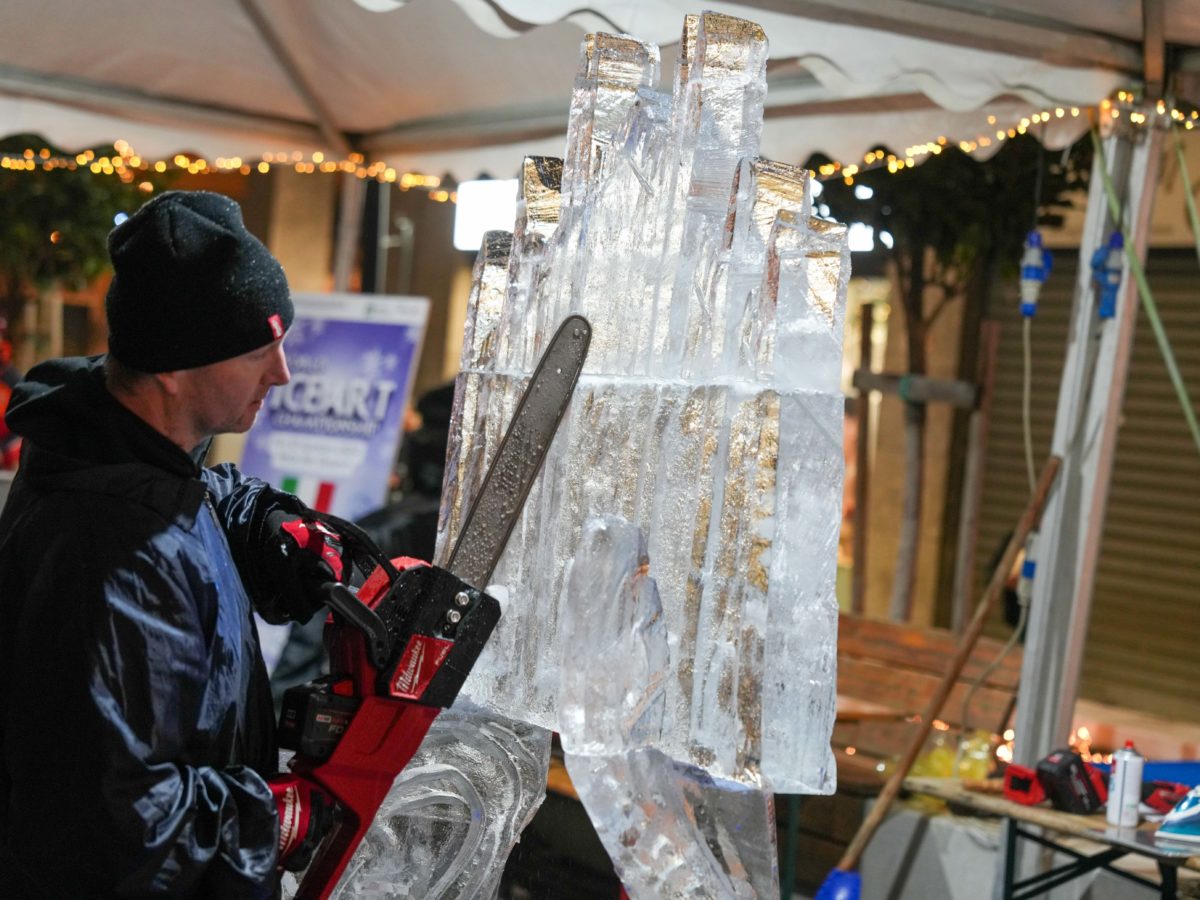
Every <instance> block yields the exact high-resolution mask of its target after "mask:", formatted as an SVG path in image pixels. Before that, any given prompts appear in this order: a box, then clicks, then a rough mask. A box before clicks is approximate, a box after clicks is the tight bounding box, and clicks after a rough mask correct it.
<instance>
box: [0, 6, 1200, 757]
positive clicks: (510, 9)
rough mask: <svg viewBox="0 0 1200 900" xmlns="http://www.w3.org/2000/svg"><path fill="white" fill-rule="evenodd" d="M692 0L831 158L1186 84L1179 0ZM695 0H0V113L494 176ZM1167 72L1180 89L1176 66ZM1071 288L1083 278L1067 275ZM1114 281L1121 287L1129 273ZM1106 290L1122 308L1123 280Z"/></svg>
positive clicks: (1079, 381)
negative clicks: (577, 89) (751, 27)
mask: <svg viewBox="0 0 1200 900" xmlns="http://www.w3.org/2000/svg"><path fill="white" fill-rule="evenodd" d="M700 7H704V8H708V9H712V10H715V11H718V12H723V13H728V14H731V15H735V16H740V17H743V18H748V19H752V20H754V21H757V22H759V23H760V24H761V25H762V26H763V27H764V30H765V31H766V33H767V35H768V37H769V39H770V41H771V46H772V52H771V60H770V63H769V66H768V85H769V91H768V96H767V108H766V119H767V123H766V127H765V129H764V133H763V140H762V153H763V154H764V155H765V156H768V157H770V158H773V159H778V160H781V161H786V162H792V163H800V162H803V161H804V160H805V159H806V158H807V157H808V156H809V155H810V153H812V152H814V151H822V152H824V153H826V154H827V155H829V156H831V157H833V158H835V159H841V160H845V161H848V162H849V161H855V160H858V159H861V155H862V154H863V153H864V152H865V151H866V150H868V149H870V148H872V147H874V146H876V145H878V144H881V143H882V144H886V145H888V146H890V147H892V148H893V149H901V148H903V147H905V146H908V145H912V144H921V143H924V142H926V141H929V140H931V139H934V138H936V137H938V136H945V137H946V138H947V139H948V140H950V141H952V142H957V141H959V140H974V139H976V138H977V137H979V136H981V135H984V136H986V135H988V134H994V131H995V130H996V129H997V128H1005V127H1008V126H1011V125H1013V124H1015V123H1016V122H1017V121H1018V120H1019V119H1020V118H1021V117H1022V116H1028V115H1030V114H1031V113H1032V112H1034V111H1037V110H1041V109H1058V108H1070V107H1085V106H1090V105H1093V104H1095V103H1097V102H1098V101H1100V100H1101V99H1102V98H1104V97H1106V96H1108V95H1109V94H1111V93H1112V92H1114V91H1115V90H1117V89H1118V88H1122V87H1133V86H1136V85H1144V86H1145V93H1146V96H1148V97H1151V98H1155V97H1159V96H1162V95H1163V92H1164V87H1165V86H1166V82H1167V81H1168V64H1169V65H1170V69H1171V71H1172V72H1175V73H1180V74H1182V75H1184V76H1188V77H1192V78H1193V81H1192V82H1191V83H1192V84H1194V83H1195V81H1194V74H1195V73H1198V72H1200V51H1198V50H1197V49H1196V48H1197V47H1198V46H1200V2H1197V0H993V2H989V0H980V2H977V0H870V2H866V3H859V4H847V3H845V2H834V0H743V2H707V3H705V4H701V5H700ZM700 7H697V5H695V4H693V3H691V2H688V0H590V2H589V3H587V5H586V6H579V5H577V4H576V3H575V2H568V0H408V2H404V0H207V2H205V3H203V4H200V3H195V2H192V0H155V2H154V3H153V4H145V3H138V2H134V0H87V2H81V0H44V2H42V3H39V4H29V3H26V2H18V0H0V134H2V135H9V134H16V133H37V134H40V135H42V136H43V137H45V138H46V139H47V140H49V141H51V142H53V143H54V144H56V145H58V146H61V147H63V148H65V149H68V150H73V149H78V148H82V147H86V146H92V145H97V144H101V143H105V142H111V141H115V140H118V139H121V140H125V141H127V142H129V143H130V144H131V145H132V146H133V147H134V148H135V149H136V150H137V152H138V153H140V154H141V155H143V156H144V157H149V158H161V157H169V156H171V155H173V154H175V153H177V152H193V153H198V154H201V155H204V156H206V157H207V158H209V159H214V158H216V157H219V156H223V157H235V156H236V157H241V158H243V159H246V160H257V159H258V158H260V157H261V156H263V155H264V154H267V153H270V154H277V153H280V152H286V153H288V154H291V153H293V152H295V151H299V152H301V153H304V154H305V155H309V154H311V153H312V151H315V150H319V151H322V152H323V153H325V154H328V155H331V156H333V157H336V158H341V157H345V156H347V155H348V154H350V153H361V154H363V156H364V157H365V158H366V159H367V160H368V161H371V160H382V161H385V162H386V163H388V164H389V165H392V166H394V167H396V168H397V169H399V170H416V171H422V172H430V173H436V174H442V173H450V174H451V175H452V176H454V177H455V178H458V179H465V178H473V177H476V176H477V175H479V174H480V173H483V172H486V173H488V174H491V175H494V176H499V177H506V176H510V175H512V174H513V173H514V172H515V171H516V169H517V167H518V165H519V162H520V160H521V158H522V157H523V156H524V155H526V154H529V153H544V154H549V155H561V152H562V147H563V141H564V135H565V128H566V116H567V108H568V102H569V97H570V89H571V84H572V81H573V77H574V72H575V67H576V59H577V55H578V47H579V43H580V40H581V38H582V36H583V34H584V33H585V32H586V31H591V30H602V31H613V32H625V33H629V34H632V35H634V36H636V37H639V38H642V39H647V40H653V41H656V42H659V43H660V44H661V45H662V55H663V60H664V62H665V65H664V68H665V69H666V70H667V71H666V75H665V77H669V73H670V67H671V63H672V61H673V60H674V58H675V56H676V46H675V45H676V44H677V43H678V34H679V32H680V28H681V24H682V21H683V17H684V15H685V14H686V13H688V12H696V11H699V8H700ZM1174 89H1175V90H1176V91H1182V92H1185V93H1186V91H1187V90H1188V82H1186V81H1182V82H1178V83H1177V84H1176V85H1175V86H1174ZM1193 99H1195V98H1193ZM989 116H992V117H994V121H993V122H989V119H988V117H989ZM1082 128H1083V117H1079V118H1072V117H1070V116H1069V115H1064V116H1062V117H1058V116H1056V117H1054V118H1052V119H1051V120H1050V121H1049V123H1047V125H1046V126H1045V127H1044V129H1043V131H1041V132H1039V137H1041V138H1042V139H1043V140H1044V141H1045V142H1046V143H1047V144H1049V145H1051V146H1054V145H1061V144H1065V143H1067V142H1069V141H1070V140H1072V139H1074V138H1075V137H1076V136H1078V134H1079V133H1080V132H1081V130H1082ZM1146 144H1147V145H1148V146H1147V147H1143V148H1142V149H1141V150H1139V151H1137V152H1133V151H1131V150H1130V148H1129V147H1128V146H1125V147H1124V148H1121V147H1118V146H1116V145H1115V144H1113V145H1111V146H1110V148H1109V149H1110V151H1112V152H1110V158H1111V159H1113V160H1116V161H1117V162H1114V166H1122V167H1123V168H1121V169H1120V170H1119V174H1120V177H1121V179H1122V180H1123V186H1124V188H1125V190H1126V194H1127V196H1128V197H1129V200H1130V204H1131V206H1132V207H1133V208H1134V209H1135V213H1134V215H1133V217H1132V219H1131V221H1132V223H1134V226H1135V228H1136V227H1137V226H1138V224H1139V223H1142V224H1144V223H1145V222H1146V221H1147V216H1148V211H1147V208H1146V204H1147V203H1149V202H1150V200H1149V199H1147V198H1148V196H1150V195H1152V194H1153V192H1152V191H1142V190H1141V188H1142V187H1143V186H1144V185H1145V184H1146V183H1147V181H1149V180H1152V179H1153V178H1154V176H1155V171H1156V169H1155V164H1154V162H1153V160H1152V155H1153V154H1152V151H1153V147H1154V146H1156V145H1155V144H1154V141H1149V142H1146ZM1116 151H1120V152H1116ZM1131 154H1132V159H1133V161H1132V163H1131V162H1130V158H1131ZM1139 179H1140V180H1139ZM348 180H349V181H351V182H352V181H353V179H348ZM1094 181H1097V182H1098V181H1099V179H1094ZM1094 196H1098V195H1094ZM1097 205H1098V204H1095V203H1094V204H1093V206H1097ZM353 219H354V217H351V216H344V217H343V220H344V221H351V220H353ZM1093 219H1094V221H1091V220H1093ZM1104 219H1105V214H1104V212H1103V210H1102V209H1097V210H1096V214H1095V215H1094V216H1092V217H1091V218H1090V219H1089V221H1090V224H1089V226H1088V228H1089V231H1088V237H1087V239H1086V240H1085V246H1084V247H1083V248H1082V250H1081V252H1084V253H1090V250H1091V247H1092V246H1094V244H1095V242H1096V241H1097V240H1098V235H1099V233H1100V231H1101V230H1102V229H1103V228H1104V227H1106V226H1105V221H1104ZM1143 230H1144V229H1143ZM352 237H353V236H352V235H347V236H344V238H343V241H342V244H343V246H346V245H348V244H349V243H351V242H352ZM1136 237H1137V233H1136V231H1135V238H1136ZM1140 245H1141V246H1142V247H1143V249H1144V234H1142V235H1141V242H1140ZM339 256H340V258H341V259H343V260H344V259H345V258H346V256H345V254H344V253H343V254H340V255H339ZM1084 268H1086V267H1082V266H1081V269H1084ZM1128 280H1129V279H1127V281H1128ZM1079 291H1080V292H1081V294H1082V293H1086V292H1087V291H1088V287H1087V284H1086V280H1085V281H1084V282H1083V283H1081V286H1080V288H1079ZM1126 291H1127V295H1128V296H1129V298H1130V300H1133V299H1134V297H1133V294H1132V287H1130V286H1129V285H1127V287H1126ZM1076 305H1077V306H1080V303H1079V301H1078V299H1077V304H1076ZM1126 307H1127V308H1131V309H1133V311H1134V315H1136V303H1133V302H1131V303H1129V304H1126ZM1118 324H1119V327H1114V328H1113V329H1112V330H1111V334H1112V337H1111V338H1109V339H1107V340H1108V341H1109V342H1108V344H1106V345H1105V348H1104V349H1103V350H1102V356H1103V360H1104V362H1103V365H1105V366H1107V371H1106V373H1105V374H1106V376H1107V378H1106V380H1104V381H1103V383H1101V382H1100V381H1097V382H1096V383H1095V384H1094V385H1092V386H1091V387H1086V386H1085V385H1084V381H1085V380H1086V374H1085V367H1084V366H1083V365H1082V359H1083V357H1082V355H1081V354H1082V349H1083V348H1082V343H1083V341H1084V338H1085V336H1084V334H1083V331H1082V330H1081V331H1080V334H1079V335H1077V336H1076V338H1075V339H1076V340H1078V341H1079V342H1080V344H1079V347H1078V353H1077V354H1076V355H1077V356H1078V357H1079V361H1076V360H1075V359H1074V358H1069V359H1068V367H1067V372H1068V375H1067V379H1068V383H1067V384H1065V385H1064V398H1063V400H1061V401H1060V418H1063V420H1064V421H1066V419H1067V418H1072V420H1073V417H1074V416H1076V415H1078V414H1080V413H1079V412H1078V410H1077V407H1080V406H1083V407H1089V406H1090V408H1091V409H1092V410H1093V412H1092V413H1091V414H1090V419H1089V421H1092V426H1090V427H1094V429H1095V432H1096V434H1097V435H1099V439H1098V440H1096V441H1092V442H1090V443H1089V444H1088V445H1087V447H1086V448H1085V449H1084V450H1083V451H1080V452H1086V454H1087V458H1086V459H1078V460H1075V461H1074V462H1070V461H1069V463H1068V466H1067V467H1066V468H1067V472H1066V474H1064V476H1063V481H1064V483H1068V482H1069V483H1070V484H1071V485H1073V490H1074V493H1073V494H1071V495H1070V496H1065V495H1061V496H1059V497H1058V499H1057V500H1055V501H1053V502H1052V507H1051V510H1050V513H1048V515H1050V514H1052V516H1053V518H1054V521H1056V522H1058V523H1060V525H1061V527H1063V528H1065V529H1068V530H1069V529H1072V528H1073V529H1074V530H1073V531H1072V533H1071V536H1070V540H1071V541H1072V542H1073V543H1072V548H1071V550H1070V552H1063V553H1062V554H1060V555H1061V561H1060V562H1059V563H1058V564H1057V565H1059V566H1060V571H1058V572H1057V574H1055V575H1054V576H1052V577H1048V578H1046V579H1045V581H1044V584H1046V585H1052V586H1056V590H1058V589H1062V590H1066V591H1067V592H1068V593H1070V594H1071V595H1072V597H1073V600H1072V598H1071V597H1056V598H1054V603H1050V602H1042V604H1041V606H1040V607H1039V604H1038V600H1039V598H1038V596H1037V595H1036V594H1035V618H1034V619H1033V621H1032V622H1031V627H1030V634H1031V636H1033V639H1031V642H1030V645H1029V647H1028V648H1027V654H1026V677H1025V678H1024V679H1023V680H1024V687H1023V692H1022V701H1023V702H1022V704H1021V705H1020V708H1021V709H1022V711H1023V712H1024V713H1027V714H1028V715H1027V720H1026V721H1025V722H1024V725H1023V729H1024V734H1023V737H1026V738H1027V739H1028V740H1029V743H1028V749H1027V753H1026V756H1027V757H1028V756H1029V755H1033V756H1035V757H1036V755H1039V754H1040V752H1043V751H1045V750H1049V749H1050V748H1051V747H1052V746H1054V745H1055V744H1056V743H1058V741H1059V740H1060V739H1061V738H1062V737H1064V736H1065V734H1064V733H1063V729H1064V728H1066V727H1067V724H1068V723H1069V709H1070V704H1073V701H1074V690H1075V682H1076V680H1077V677H1078V665H1079V655H1080V653H1081V650H1080V647H1079V645H1080V643H1081V641H1082V635H1083V633H1084V632H1085V630H1086V622H1087V614H1088V601H1089V597H1088V591H1089V590H1090V575H1089V574H1088V573H1087V571H1086V570H1087V567H1088V566H1092V567H1094V565H1095V560H1094V544H1095V542H1096V539H1097V535H1098V529H1099V524H1098V522H1100V521H1102V519H1103V508H1104V491H1105V489H1106V485H1107V480H1108V472H1109V469H1110V467H1111V462H1112V450H1113V445H1114V444H1115V432H1116V428H1115V424H1114V423H1115V421H1116V414H1117V411H1118V410H1119V406H1120V400H1121V396H1122V391H1123V378H1124V362H1123V359H1124V358H1125V357H1127V355H1128V342H1129V336H1130V334H1131V332H1132V319H1128V317H1126V318H1125V319H1123V320H1122V322H1121V323H1118ZM1070 352H1071V353H1075V352H1076V350H1074V349H1072V350H1071V351H1070ZM1062 427H1063V428H1064V429H1065V428H1066V426H1065V425H1063V426H1062ZM1066 440H1067V439H1066V437H1062V438H1059V437H1058V436H1056V442H1055V447H1056V451H1062V452H1073V451H1070V448H1068V447H1067V446H1066ZM1080 485H1084V488H1083V489H1082V490H1083V493H1084V494H1086V496H1082V498H1081V496H1080V490H1081V488H1080ZM1055 503H1057V506H1055V505H1054V504H1055ZM1080 522H1083V523H1084V525H1083V526H1081V525H1080ZM1089 522H1090V523H1091V524H1088V523H1089ZM1063 523H1065V524H1063ZM1089 546H1091V547H1092V548H1093V550H1092V551H1089V550H1088V547H1089ZM1044 559H1045V557H1044ZM1050 589H1051V588H1050V587H1046V588H1044V589H1043V590H1044V591H1049V590H1050ZM1044 600H1045V601H1049V600H1050V597H1049V596H1048V595H1047V596H1045V598H1044ZM1068 601H1071V602H1068ZM1039 609H1041V610H1043V612H1042V613H1039V612H1038V610H1039ZM1052 610H1053V612H1052ZM1039 615H1040V616H1042V618H1038V616H1039ZM1072 670H1073V671H1072ZM1031 692H1036V693H1031ZM1046 697H1054V698H1055V702H1056V704H1057V707H1056V708H1055V709H1053V710H1050V711H1049V712H1048V714H1047V715H1048V718H1047V717H1041V718H1040V719H1039V720H1037V721H1035V718H1034V711H1033V707H1034V706H1041V705H1042V704H1040V703H1039V702H1038V698H1046ZM1064 708H1065V709H1066V718H1065V719H1064V717H1063V709H1064ZM1039 715H1040V714H1039Z"/></svg>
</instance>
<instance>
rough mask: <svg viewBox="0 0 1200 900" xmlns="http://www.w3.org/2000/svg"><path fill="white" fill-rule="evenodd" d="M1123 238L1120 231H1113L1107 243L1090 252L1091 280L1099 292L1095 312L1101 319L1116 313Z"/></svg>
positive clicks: (1119, 287)
mask: <svg viewBox="0 0 1200 900" xmlns="http://www.w3.org/2000/svg"><path fill="white" fill-rule="evenodd" d="M1124 249H1125V239H1124V238H1123V237H1121V232H1119V231H1114V232H1113V233H1112V235H1111V236H1110V237H1109V239H1108V243H1107V244H1105V245H1104V246H1103V247H1100V248H1098V249H1097V250H1096V252H1095V253H1093V254H1092V280H1093V281H1095V282H1096V291H1097V293H1098V294H1099V304H1098V306H1097V312H1098V313H1099V315H1100V318H1101V319H1111V318H1112V317H1113V316H1115V315H1116V314H1117V292H1118V291H1119V290H1120V289H1121V272H1122V271H1123V270H1124V262H1125V260H1124V252H1123V251H1124Z"/></svg>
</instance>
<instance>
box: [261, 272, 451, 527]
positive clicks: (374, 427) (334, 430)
mask: <svg viewBox="0 0 1200 900" xmlns="http://www.w3.org/2000/svg"><path fill="white" fill-rule="evenodd" d="M292 300H293V301H294V302H295V305H296V319H295V322H294V323H293V324H292V327H291V330H290V331H289V332H288V335H287V339H286V341H285V343H284V347H285V348H286V350H287V360H288V367H289V368H290V369H291V372H292V380H291V381H290V382H289V383H288V384H286V385H283V386H280V387H274V388H272V389H271V392H270V393H269V394H268V395H267V399H266V403H265V404H264V406H263V409H262V410H261V411H260V412H259V414H258V419H257V420H256V421H255V423H254V426H253V427H252V428H251V429H250V432H249V434H248V435H247V436H246V448H245V451H244V452H243V455H242V465H241V468H242V471H244V472H246V473H247V474H249V475H257V476H258V477H259V478H262V479H264V480H266V481H269V482H270V483H271V484H273V485H275V486H277V487H281V488H283V490H285V491H290V492H292V493H294V494H296V495H297V496H299V497H300V499H301V500H303V501H304V502H305V503H307V504H308V505H309V506H311V507H313V508H314V509H318V510H321V511H322V512H329V513H333V514H334V515H335V516H341V517H342V518H344V519H350V520H354V519H358V518H361V517H362V516H364V515H365V514H367V513H369V512H371V511H372V510H375V509H378V508H379V507H380V506H382V505H383V503H384V501H385V499H386V497H387V484H388V477H389V476H390V475H391V472H392V467H393V465H394V463H395V460H396V452H397V450H398V449H399V446H400V437H401V425H402V423H403V420H404V410H405V406H406V404H407V402H408V396H409V393H410V391H411V389H412V382H413V378H414V376H415V374H416V367H417V360H418V357H419V354H420V348H421V339H422V337H423V335H424V332H425V322H426V319H427V317H428V315H429V301H428V300H427V299H425V298H424V297H395V296H388V295H382V294H294V295H293V296H292Z"/></svg>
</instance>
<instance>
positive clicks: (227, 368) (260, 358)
mask: <svg viewBox="0 0 1200 900" xmlns="http://www.w3.org/2000/svg"><path fill="white" fill-rule="evenodd" d="M176 375H177V377H178V380H179V387H180V399H181V401H182V406H183V408H184V409H185V410H186V411H187V414H188V416H189V418H190V419H191V425H192V429H193V430H194V432H195V433H196V434H197V435H199V436H200V440H203V439H205V438H207V437H211V436H212V435H214V434H223V433H226V432H239V433H240V432H243V431H247V430H248V429H249V428H250V426H251V425H253V424H254V418H255V416H257V415H258V411H259V410H260V409H262V405H263V398H264V397H265V396H266V395H267V391H268V390H270V389H271V388H272V387H273V386H275V385H277V384H287V383H288V381H289V380H290V379H291V377H292V376H291V373H290V372H289V371H288V367H287V359H286V357H285V356H284V352H283V338H280V339H279V340H277V341H273V342H272V343H270V344H267V345H266V346H265V347H260V348H258V349H257V350H251V351H250V352H249V353H243V354H242V355H241V356H235V357H233V358H232V359H225V360H222V361H221V362H217V363H212V364H211V365H208V366H201V367H199V368H197V369H185V370H183V371H181V372H178V373H176Z"/></svg>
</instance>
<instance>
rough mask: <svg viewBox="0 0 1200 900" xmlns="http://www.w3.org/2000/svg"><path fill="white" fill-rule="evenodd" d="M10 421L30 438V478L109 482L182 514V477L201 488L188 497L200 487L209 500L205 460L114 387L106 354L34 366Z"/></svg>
mask: <svg viewBox="0 0 1200 900" xmlns="http://www.w3.org/2000/svg"><path fill="white" fill-rule="evenodd" d="M5 422H6V423H7V425H8V427H9V429H10V430H11V431H13V432H15V433H16V434H19V435H21V437H22V438H24V441H25V443H24V450H23V451H22V454H21V468H22V469H23V470H25V474H24V477H25V478H28V479H30V480H31V481H34V482H39V483H41V484H42V485H43V486H45V485H46V483H47V481H48V480H51V481H53V482H54V483H57V484H61V485H62V486H69V485H70V486H75V487H83V486H84V484H85V483H86V484H90V485H91V486H92V488H93V489H97V488H98V487H101V486H102V487H101V489H104V490H106V491H108V492H112V493H121V494H124V495H126V496H131V497H140V498H142V499H143V500H144V502H147V503H148V504H149V505H151V506H155V507H158V508H160V509H161V510H162V511H163V512H164V513H168V512H171V511H178V510H179V503H180V502H181V501H182V500H184V497H183V496H182V495H181V493H180V492H181V490H184V488H183V485H181V484H180V479H186V480H187V481H188V482H190V483H191V484H193V485H194V486H195V489H192V490H184V493H185V494H188V495H190V494H193V493H196V490H198V491H199V494H198V495H197V499H196V502H199V498H202V497H203V484H202V483H201V482H199V481H197V480H196V479H198V478H199V474H200V470H199V461H198V460H197V459H195V458H194V457H193V456H191V455H189V454H187V453H185V452H184V451H183V450H182V449H180V448H179V447H178V446H176V445H175V444H174V443H172V441H171V440H170V439H169V438H168V437H166V435H164V434H162V433H160V432H159V431H157V430H155V429H154V428H153V427H151V426H150V425H149V424H148V423H146V422H145V421H143V420H142V419H141V418H140V417H138V416H137V415H136V414H134V413H133V412H132V411H130V410H129V409H127V408H126V407H124V406H123V405H121V403H119V402H118V401H117V400H116V399H115V398H114V397H113V396H112V394H110V393H109V392H108V389H107V388H106V387H105V385H104V358H103V357H102V356H93V357H70V358H66V359H53V360H49V361H48V362H44V363H41V364H39V365H37V366H34V367H33V368H32V369H30V370H29V374H28V375H26V377H25V379H24V380H23V381H22V382H21V383H20V384H18V385H17V386H16V388H14V389H13V393H12V398H11V401H10V403H9V409H8V413H7V414H6V415H5ZM204 449H206V448H204ZM147 466H148V467H150V468H147ZM98 476H99V477H98ZM185 505H186V506H187V507H192V506H193V503H192V502H187V503H185Z"/></svg>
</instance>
